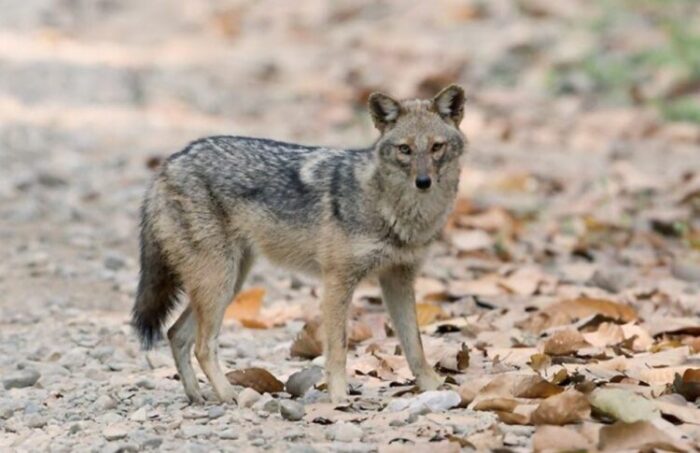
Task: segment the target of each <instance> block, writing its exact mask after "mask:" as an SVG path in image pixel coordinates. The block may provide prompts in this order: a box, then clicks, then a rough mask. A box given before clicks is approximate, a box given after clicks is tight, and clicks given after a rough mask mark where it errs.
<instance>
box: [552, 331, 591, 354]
mask: <svg viewBox="0 0 700 453" xmlns="http://www.w3.org/2000/svg"><path fill="white" fill-rule="evenodd" d="M588 346H590V345H589V344H588V343H587V342H586V340H584V339H583V335H581V333H580V332H579V331H578V330H573V329H566V330H559V331H557V332H555V333H554V335H552V336H551V337H550V338H549V339H548V340H547V341H546V342H545V343H544V353H545V354H549V355H554V356H561V355H569V354H573V353H575V352H577V351H578V350H579V349H582V348H585V347H588Z"/></svg>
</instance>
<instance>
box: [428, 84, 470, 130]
mask: <svg viewBox="0 0 700 453" xmlns="http://www.w3.org/2000/svg"><path fill="white" fill-rule="evenodd" d="M433 109H434V110H435V112H437V114H438V115H440V116H441V117H442V118H443V119H444V120H445V121H451V122H452V123H454V125H455V126H457V127H459V123H461V122H462V117H463V116H464V89H462V87H461V86H459V85H450V86H448V87H447V88H445V89H443V90H442V91H441V92H439V93H438V94H437V96H435V97H434V98H433Z"/></svg>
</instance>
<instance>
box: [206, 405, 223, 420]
mask: <svg viewBox="0 0 700 453" xmlns="http://www.w3.org/2000/svg"><path fill="white" fill-rule="evenodd" d="M225 413H226V409H225V408H224V406H212V407H210V408H209V409H208V410H207V417H209V418H210V419H212V420H213V419H215V418H219V417H222V416H223V415H224V414H225Z"/></svg>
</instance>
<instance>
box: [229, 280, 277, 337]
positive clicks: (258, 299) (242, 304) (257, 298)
mask: <svg viewBox="0 0 700 453" xmlns="http://www.w3.org/2000/svg"><path fill="white" fill-rule="evenodd" d="M263 297H265V289H264V288H250V289H247V290H245V291H241V292H240V293H238V295H237V296H236V298H235V299H234V300H233V302H232V303H231V305H229V306H228V308H227V309H226V313H225V314H224V319H235V320H237V321H239V322H240V323H241V324H243V326H245V327H249V328H253V329H266V328H268V327H270V326H268V325H267V323H265V322H263V321H262V320H260V307H261V306H262V300H263Z"/></svg>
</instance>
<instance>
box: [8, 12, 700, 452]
mask: <svg viewBox="0 0 700 453" xmlns="http://www.w3.org/2000/svg"><path fill="white" fill-rule="evenodd" d="M371 3H373V2H365V1H362V2H350V1H347V2H338V4H337V5H336V6H334V7H332V8H331V7H325V6H323V4H322V2H313V1H305V2H274V1H271V2H259V3H256V4H253V3H249V2H235V1H230V2H226V1H219V2H199V1H193V0H190V1H185V2H179V3H178V6H177V7H175V6H174V4H173V3H172V2H170V1H166V0H153V1H149V2H139V1H136V0H126V1H121V2H113V1H108V0H100V1H94V2H92V1H46V0H26V1H23V2H14V1H10V0H8V1H0V10H1V11H3V12H2V14H0V162H1V164H0V219H1V221H0V244H2V246H0V380H2V382H3V385H0V449H11V450H16V451H73V450H81V451H114V452H116V451H140V450H144V449H162V450H173V451H212V450H217V449H225V450H235V451H239V450H240V451H246V450H259V449H267V450H271V451H281V450H285V451H295V452H307V451H308V452H310V451H328V450H336V451H376V450H377V449H383V450H384V451H392V449H394V450H396V451H399V450H400V448H401V447H402V446H404V447H407V448H412V449H415V443H419V441H420V442H428V441H429V440H431V439H432V441H433V444H432V445H431V447H430V448H431V449H432V450H436V449H437V450H438V451H442V450H444V451H452V450H453V449H456V448H458V447H457V445H459V444H456V443H454V442H452V443H450V442H448V440H447V439H448V438H447V434H449V435H457V436H461V437H465V438H470V439H471V440H470V442H471V445H472V446H474V445H477V446H479V445H480V446H481V447H483V448H490V447H503V446H506V447H508V448H512V449H516V450H517V449H521V450H527V449H529V448H531V446H532V444H531V435H532V433H533V431H534V427H532V426H517V425H506V424H503V423H501V424H498V425H496V424H495V421H496V416H495V415H494V414H493V413H491V412H474V411H472V410H470V409H460V410H453V411H450V412H449V413H448V414H451V415H445V413H443V412H442V411H444V410H445V409H447V408H450V407H453V406H454V404H453V403H450V402H449V399H450V398H453V397H454V395H455V393H454V392H451V391H445V392H446V393H444V394H440V395H437V396H436V398H437V402H436V403H435V404H436V406H435V407H434V408H433V409H425V408H424V407H423V406H421V407H420V408H419V409H418V410H416V409H408V408H402V409H400V410H398V411H396V412H391V411H389V410H384V411H379V412H378V409H381V408H382V407H384V406H385V405H386V404H388V403H389V402H390V401H391V399H390V398H388V395H389V392H388V387H386V386H385V387H381V386H372V385H369V384H368V380H367V379H368V378H366V377H365V378H362V379H360V378H358V382H360V383H362V384H363V385H364V387H363V389H362V395H361V396H359V397H357V398H355V400H354V402H353V404H352V405H350V406H347V407H345V408H344V409H343V410H334V408H333V406H331V405H330V403H327V402H324V401H325V400H324V394H323V392H321V391H318V390H315V389H314V390H311V391H310V392H308V393H306V394H305V396H304V397H303V398H300V399H297V400H290V399H289V395H285V394H282V395H275V396H274V397H273V396H271V395H270V394H264V395H260V394H258V393H256V392H253V391H249V390H246V391H245V396H244V397H242V401H241V404H240V407H237V406H220V405H217V404H216V403H215V402H211V403H207V404H206V405H205V406H191V405H190V404H188V402H187V400H186V398H185V396H184V393H183V391H182V389H181V385H180V383H179V382H178V380H177V376H176V373H175V370H174V366H173V362H172V359H171V357H170V354H169V350H168V349H167V347H166V346H165V345H164V344H163V345H160V346H159V347H158V348H157V349H156V350H155V351H153V352H150V353H148V354H146V353H144V352H142V351H140V350H139V347H138V344H137V342H136V339H135V337H134V335H133V334H132V332H131V330H130V327H129V325H128V315H129V310H130V308H131V304H132V299H133V295H134V290H135V286H136V282H137V275H138V265H137V225H138V220H139V218H138V210H139V205H140V199H141V196H142V194H143V192H144V189H145V186H146V184H147V181H148V179H149V178H150V176H151V175H152V169H151V167H153V166H155V165H157V162H158V160H159V159H161V158H162V157H163V156H165V155H168V154H169V153H171V152H174V151H177V150H178V149H180V148H182V147H183V146H184V145H185V144H186V143H187V142H188V141H190V140H192V139H195V138H197V137H200V136H203V135H208V134H219V133H234V134H241V135H257V136H261V135H263V136H269V137H272V138H276V139H284V140H290V141H301V142H306V143H317V144H330V145H339V146H357V145H364V144H367V143H369V142H370V141H371V140H372V138H373V136H374V132H373V131H372V130H371V127H370V124H369V119H368V118H367V115H366V114H365V113H364V110H363V106H362V102H361V101H360V99H364V97H363V96H366V94H367V91H368V90H369V89H370V88H373V87H381V88H384V89H386V90H389V91H393V92H396V93H397V94H398V95H412V94H416V93H418V94H422V95H425V94H426V93H430V92H431V90H433V89H434V86H435V85H436V84H442V83H443V81H446V80H451V79H454V78H458V79H459V80H461V81H462V82H465V83H466V86H467V87H468V89H475V88H476V87H478V88H479V89H480V91H479V92H478V93H477V94H476V101H475V103H473V104H471V106H470V107H469V109H468V111H467V118H466V120H465V124H464V128H465V130H466V131H467V133H468V134H469V135H470V137H471V138H472V147H473V150H474V155H473V156H472V158H471V162H470V164H469V165H470V168H471V169H472V170H470V172H469V173H466V174H467V175H468V176H473V177H474V178H475V180H472V181H471V182H474V181H477V182H478V181H483V180H490V179H495V178H498V176H499V175H500V174H502V173H503V172H508V171H511V172H512V171H513V169H517V170H518V171H522V172H525V173H531V174H540V175H542V174H544V175H554V176H553V178H554V177H555V178H554V179H556V180H557V181H560V182H562V184H563V185H564V188H565V189H566V191H565V192H566V196H565V197H561V198H556V197H555V196H554V195H552V198H547V197H544V198H538V199H535V200H532V199H530V198H528V197H527V196H518V195H514V194H512V193H511V194H510V195H507V196H506V197H505V198H503V197H501V198H498V199H495V198H488V197H487V196H486V195H484V198H483V200H482V201H483V202H485V203H496V204H499V205H501V206H505V207H506V208H507V209H509V210H512V211H518V210H527V209H530V206H531V204H530V203H531V202H533V201H534V202H536V203H538V209H541V211H542V213H543V214H542V219H544V220H543V221H542V223H541V224H539V225H540V226H541V227H542V228H543V229H544V228H545V227H546V225H547V222H546V220H547V219H548V218H551V217H552V216H555V213H556V212H558V211H559V210H561V209H562V208H563V206H565V205H567V203H568V204H570V203H572V200H575V199H576V193H577V192H578V193H580V191H581V190H583V188H586V187H590V186H595V185H596V184H597V182H599V181H600V180H601V179H602V178H603V176H602V175H607V176H609V175H618V176H619V175H622V178H623V179H624V180H625V181H626V182H625V184H635V183H638V184H642V185H643V184H646V183H647V181H646V180H644V179H643V178H642V176H639V175H654V176H655V177H659V178H662V179H663V178H666V180H677V179H679V178H681V177H682V175H683V174H684V172H687V171H688V169H689V168H693V167H694V168H699V166H700V156H699V154H700V153H697V142H696V141H694V140H697V137H698V135H697V131H696V130H695V129H693V128H687V127H681V126H673V127H671V126H668V127H666V126H659V127H661V129H660V132H659V133H658V136H657V137H656V138H655V139H653V140H651V139H649V140H647V139H646V138H645V137H646V136H644V131H643V130H642V129H644V126H645V125H650V124H651V125H654V124H658V123H656V121H657V120H656V119H655V116H654V114H652V113H650V112H649V111H647V110H645V109H636V110H629V111H627V110H625V111H623V112H619V111H614V110H613V111H612V113H610V112H609V111H606V112H603V113H600V112H599V111H595V110H594V111H591V110H587V109H586V108H585V107H584V104H585V103H584V102H577V101H572V100H571V99H569V100H566V99H564V100H548V99H547V98H546V97H543V96H539V97H538V96H536V95H532V96H530V95H529V93H528V89H527V88H528V87H527V84H525V85H524V86H519V87H518V88H517V89H513V90H510V91H509V90H508V89H504V88H502V87H489V86H488V85H487V84H486V82H485V80H486V79H488V78H489V77H490V74H489V73H488V71H486V69H484V68H493V67H495V66H497V65H496V63H498V61H497V60H498V58H499V56H500V57H502V56H503V55H509V54H508V52H509V50H508V49H511V48H512V47H513V46H515V45H517V44H518V42H519V41H523V42H527V43H536V42H540V41H541V40H543V39H544V40H546V39H547V38H548V37H551V36H556V35H557V33H560V32H561V30H564V29H565V28H566V24H565V21H561V20H558V18H557V17H555V18H554V19H552V20H550V21H544V22H542V23H540V24H539V25H533V23H531V22H517V23H511V22H508V21H506V23H504V22H503V21H502V20H501V19H503V17H506V16H507V15H508V11H509V10H508V8H506V6H504V5H508V4H510V3H511V2H507V1H500V2H495V4H497V5H500V6H498V7H494V11H495V12H494V17H493V19H492V20H484V21H482V22H479V23H478V24H476V25H474V26H473V27H459V26H457V25H455V24H454V23H452V22H450V20H451V19H450V18H451V17H462V16H459V14H462V15H465V14H470V13H469V11H472V10H467V9H465V8H466V7H462V6H460V5H461V4H460V3H459V2H445V4H444V8H446V10H447V11H448V13H447V14H445V15H443V14H441V13H440V12H436V11H434V10H433V9H431V8H428V6H415V7H412V8H409V10H408V11H402V8H401V7H399V6H397V5H395V4H392V3H391V2H386V3H385V2H380V3H377V4H371ZM467 3H468V5H475V4H477V3H478V2H467ZM540 3H542V2H540ZM292 4H294V6H292ZM297 4H298V5H297ZM504 8H505V9H504ZM473 11H478V9H474V10H473ZM504 11H505V12H504ZM400 13H401V14H404V16H402V17H404V20H403V21H401V22H400V23H398V22H396V21H395V20H393V18H395V17H397V15H399V14H400ZM552 14H554V13H552ZM506 18H507V17H506ZM416 27H417V28H419V29H421V30H423V31H424V33H419V34H417V35H413V34H412V30H413V29H414V28H416ZM483 36H499V39H494V40H486V41H488V42H483V46H482V45H481V44H479V46H476V47H479V48H477V49H471V50H470V52H464V43H465V42H482V41H484V40H483V39H479V38H480V37H483ZM380 38H381V39H380ZM477 40H478V41H477ZM482 47H483V48H482ZM470 58H473V59H474V61H470ZM516 61H517V59H516ZM494 70H495V69H494ZM510 70H512V71H517V70H518V67H517V64H516V66H514V67H513V68H512V69H510ZM576 114H581V115H582V116H581V118H583V119H581V121H580V122H576V123H575V124H573V123H572V121H571V118H572V117H574V116H575V115H576ZM584 114H585V115H584ZM506 119H507V121H506ZM514 129H515V130H516V132H513V130H514ZM657 129H658V128H657ZM517 131H526V132H517ZM504 137H510V138H509V139H506V138H504ZM669 143H671V145H670V144H669ZM562 149H565V150H566V151H565V152H562ZM630 162H631V163H632V164H633V168H632V169H631V170H630V168H631V167H630V166H627V167H625V165H626V163H630ZM625 178H626V179H625ZM635 178H636V179H635ZM471 182H470V184H471ZM546 183H547V182H546V181H544V182H543V184H546ZM475 184H476V183H475ZM467 186H469V184H467ZM569 206H570V205H569ZM536 240H539V237H538V236H537V235H533V242H532V243H531V246H532V247H534V248H537V247H539V245H537V243H536ZM525 242H527V241H525ZM532 244H535V245H532ZM447 250H448V247H447V245H446V244H445V243H443V244H440V245H438V247H437V251H436V257H437V258H441V257H447V256H451V255H450V254H451V252H449V253H448V251H447ZM637 258H639V257H632V258H630V259H629V262H630V263H632V264H631V265H632V266H636V265H637V264H638V263H640V262H642V261H643V259H642V258H639V259H637ZM534 259H539V258H536V257H535V258H534ZM635 260H637V261H635ZM446 263H447V264H446ZM448 264H449V262H446V261H444V260H443V261H440V260H439V259H438V260H437V261H435V264H433V265H431V266H429V269H426V276H429V277H432V278H438V279H443V281H447V282H449V281H450V280H451V279H454V277H455V273H457V272H456V271H455V270H453V269H449V268H447V266H448ZM601 266H602V265H601ZM604 269H610V268H607V267H604ZM465 275H467V274H464V273H463V274H462V276H465ZM625 275H627V274H625ZM659 275H660V276H659ZM659 275H657V274H645V275H644V276H641V275H637V274H634V276H633V277H632V280H636V281H637V282H639V281H640V280H645V283H649V284H652V283H653V284H655V283H656V282H662V283H663V282H666V283H664V284H667V287H670V286H668V285H671V286H673V285H674V284H675V285H676V286H673V288H674V291H676V292H677V293H679V294H680V296H678V300H679V301H680V302H679V303H681V304H682V305H683V304H685V305H684V306H685V307H686V308H687V307H688V306H692V305H691V303H692V300H693V298H697V284H696V283H695V282H693V281H692V278H691V279H690V280H687V281H686V282H685V283H679V282H680V280H673V279H671V280H672V281H671V280H669V278H670V277H669V274H668V272H666V273H662V274H659ZM609 277H610V276H609ZM610 279H612V280H613V281H615V280H616V277H614V276H612V277H610ZM610 279H609V280H610ZM669 281H671V283H668V282H669ZM660 284H661V283H660ZM248 285H249V286H262V287H264V288H266V290H267V295H266V299H265V304H266V305H269V304H273V303H275V302H289V303H290V304H291V303H294V304H298V305H300V306H302V307H303V309H304V310H308V311H311V312H313V311H314V310H315V308H314V307H315V304H316V294H317V291H318V288H317V287H316V284H315V283H314V282H312V281H308V280H306V279H303V278H300V277H297V276H292V275H290V274H289V273H286V272H283V271H280V270H277V269H273V268H271V267H270V266H269V265H267V264H265V263H262V264H261V265H259V266H258V267H257V268H256V269H255V270H254V272H253V275H252V277H251V278H250V280H249V282H248ZM630 285H631V284H630ZM683 285H686V286H683ZM695 300H697V299H695ZM465 303H466V302H465ZM358 306H360V307H369V306H370V305H369V304H368V303H367V298H364V299H362V300H359V298H358ZM374 310H376V308H374ZM235 324H236V323H233V322H232V323H229V324H227V325H226V326H225V327H224V330H223V332H222V335H221V357H222V360H223V361H224V363H225V365H226V367H228V368H230V369H233V368H237V369H241V368H247V367H260V368H264V369H266V370H268V371H270V372H272V373H273V374H274V375H275V376H277V377H278V378H280V379H281V380H282V381H283V382H284V381H286V380H287V378H288V377H289V376H290V375H292V374H293V373H294V372H297V371H300V370H304V369H308V368H309V367H310V366H311V365H312V363H310V362H309V361H308V360H302V359H294V358H290V356H289V348H290V346H291V344H292V341H293V340H294V337H295V335H296V334H297V332H299V330H300V329H301V328H302V326H303V325H304V322H303V320H289V321H288V322H285V323H284V325H283V326H280V327H274V328H270V329H262V330H254V329H245V328H241V327H240V326H237V325H235ZM389 341H391V340H389ZM459 341H460V339H459V338H455V339H454V341H453V343H454V344H459ZM361 355H362V351H361V350H360V349H358V350H357V351H356V353H355V356H354V357H355V358H358V357H359V356H361ZM314 363H315V364H322V362H321V361H320V359H315V362H314ZM458 381H459V379H458ZM458 383H460V382H458ZM205 388H208V387H207V385H205ZM450 392H451V393H450ZM208 396H209V397H212V395H211V393H209V395H208ZM296 402H299V403H301V405H299V404H296ZM450 417H452V418H450ZM299 419H300V420H299ZM329 423H330V424H329ZM493 430H496V431H498V433H497V434H498V435H494V436H495V438H497V439H499V440H498V441H496V443H494V444H489V443H488V442H490V441H488V439H487V437H485V436H483V437H482V438H479V437H478V435H480V434H483V433H487V432H488V433H491V434H493V433H492V431H493ZM469 436H472V437H469ZM474 436H476V437H474ZM480 439H481V441H483V442H484V443H482V444H479V443H478V442H479V441H480ZM464 445H467V444H464ZM464 445H463V446H464Z"/></svg>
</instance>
